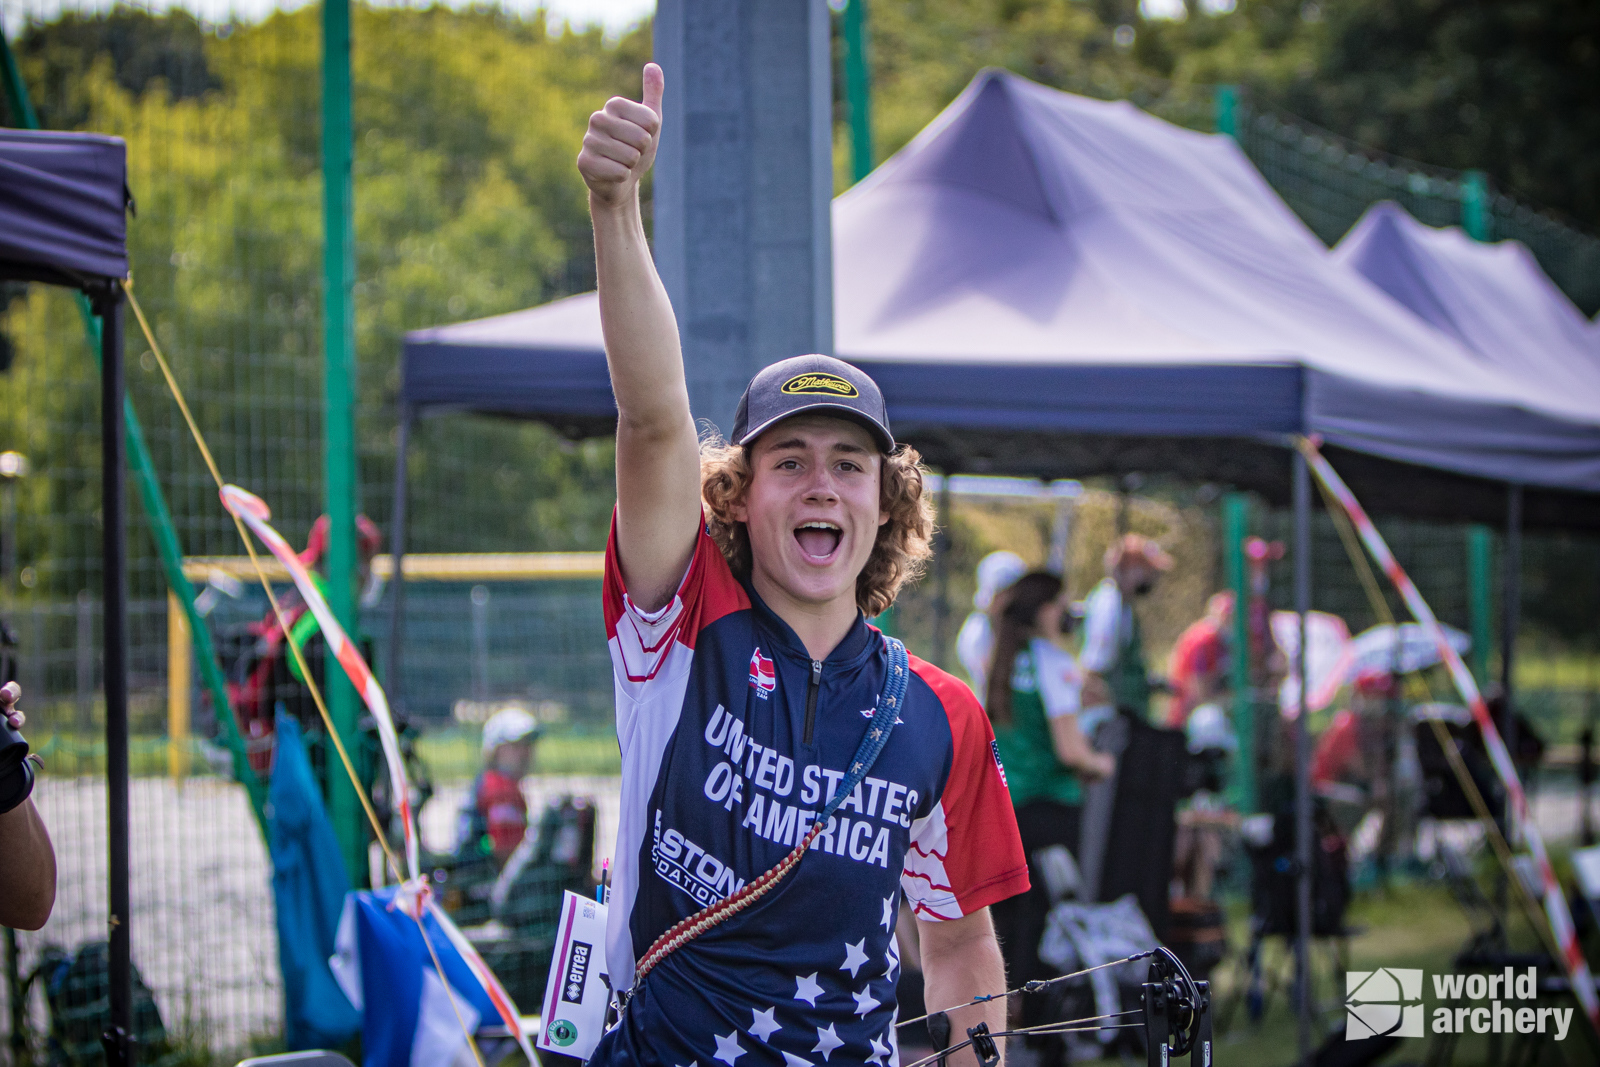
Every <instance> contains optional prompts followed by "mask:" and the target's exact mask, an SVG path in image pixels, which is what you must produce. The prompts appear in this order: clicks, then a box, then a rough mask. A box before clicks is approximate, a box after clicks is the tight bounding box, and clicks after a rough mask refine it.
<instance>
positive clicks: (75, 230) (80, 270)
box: [0, 130, 130, 285]
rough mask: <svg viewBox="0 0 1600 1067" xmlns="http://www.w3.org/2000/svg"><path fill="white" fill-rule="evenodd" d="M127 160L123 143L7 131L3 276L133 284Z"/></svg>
mask: <svg viewBox="0 0 1600 1067" xmlns="http://www.w3.org/2000/svg"><path fill="white" fill-rule="evenodd" d="M127 156H128V153H127V146H126V145H125V144H124V143H123V141H122V138H120V137H106V136H102V135H100V134H94V133H46V132H41V131H36V130H0V273H3V274H4V275H6V276H10V277H20V278H25V279H31V280H37V281H49V282H56V283H62V284H69V285H81V284H83V283H85V282H90V281H94V280H98V279H105V278H118V279H120V278H125V277H127V275H128V249H127V239H128V223H127V216H126V213H125V212H126V208H127V206H128V204H129V202H130V197H129V195H128V186H127V181H128V164H127Z"/></svg>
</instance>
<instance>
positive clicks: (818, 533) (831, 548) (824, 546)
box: [794, 522, 844, 563]
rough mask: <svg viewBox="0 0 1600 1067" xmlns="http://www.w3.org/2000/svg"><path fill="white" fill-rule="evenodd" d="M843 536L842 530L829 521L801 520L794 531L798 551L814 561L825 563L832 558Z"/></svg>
mask: <svg viewBox="0 0 1600 1067" xmlns="http://www.w3.org/2000/svg"><path fill="white" fill-rule="evenodd" d="M843 537H844V531H843V530H841V529H839V527H838V526H836V525H834V524H833V523H831V522H803V523H801V524H800V525H799V526H797V527H795V531H794V539H795V540H796V541H798V542H799V543H800V551H801V552H803V553H805V555H806V558H807V559H810V560H811V561H813V562H815V563H826V562H827V561H828V560H830V559H832V558H833V554H834V553H835V552H837V551H838V550H839V541H840V539H841V538H843Z"/></svg>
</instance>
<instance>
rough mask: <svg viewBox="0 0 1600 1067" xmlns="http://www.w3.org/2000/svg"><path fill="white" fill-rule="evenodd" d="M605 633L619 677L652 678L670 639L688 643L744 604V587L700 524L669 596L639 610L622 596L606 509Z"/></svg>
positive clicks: (614, 528)
mask: <svg viewBox="0 0 1600 1067" xmlns="http://www.w3.org/2000/svg"><path fill="white" fill-rule="evenodd" d="M603 595H604V600H605V613H606V637H607V638H608V639H609V641H610V644H611V655H612V661H613V663H614V665H615V667H616V670H617V674H618V676H619V677H621V678H623V679H625V680H626V681H629V682H645V681H649V680H650V679H651V678H654V677H655V675H656V672H657V671H659V670H660V669H661V665H662V664H663V663H664V662H665V661H666V653H667V652H668V650H670V649H671V647H672V646H673V644H675V643H676V644H681V645H684V646H686V647H688V648H691V649H692V648H694V643H695V637H696V636H697V635H698V634H699V633H700V631H701V630H703V629H704V628H705V627H707V626H709V625H711V624H712V623H713V622H715V621H717V620H718V619H720V618H722V617H723V616H724V615H727V614H729V613H731V612H734V611H740V610H743V609H745V608H748V607H749V606H750V599H749V597H748V596H746V595H745V591H744V587H743V586H741V585H740V584H739V582H738V581H737V579H735V578H734V576H733V572H732V571H731V570H729V569H728V561H727V560H726V559H725V558H724V557H723V555H722V550H721V549H719V548H718V547H717V543H716V542H715V541H713V540H712V539H711V535H710V534H708V533H707V532H706V529H705V526H704V525H702V526H701V527H700V532H699V535H698V537H697V539H696V541H695V546H694V555H693V556H692V557H691V558H690V560H689V569H688V571H687V572H685V574H684V576H683V581H682V582H680V583H679V585H678V592H677V595H675V596H674V597H673V598H672V602H671V603H670V604H667V605H666V606H665V607H663V608H661V609H660V610H659V611H653V612H649V613H646V612H643V611H640V610H639V608H638V607H636V606H635V605H634V603H633V601H632V600H630V599H629V598H628V591H627V589H626V587H625V586H624V585H623V581H622V565H621V563H620V561H619V560H618V558H617V515H616V512H615V511H614V510H613V511H612V513H611V535H610V537H608V538H607V540H606V569H605V591H604V594H603Z"/></svg>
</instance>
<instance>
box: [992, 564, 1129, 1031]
mask: <svg viewBox="0 0 1600 1067" xmlns="http://www.w3.org/2000/svg"><path fill="white" fill-rule="evenodd" d="M994 605H995V608H997V609H998V610H997V611H996V612H995V615H994V619H993V624H994V651H993V653H992V655H991V657H990V661H989V664H988V666H987V670H986V676H987V681H986V687H985V695H984V710H986V711H987V712H988V714H989V721H990V722H991V723H992V724H993V726H994V736H995V743H996V745H997V746H998V751H999V753H1000V762H1001V765H1002V766H1003V767H1004V768H1005V775H1006V783H1007V785H1008V786H1009V787H1010V790H1011V803H1012V806H1013V807H1014V808H1015V810H1016V814H1017V829H1018V830H1019V831H1021V834H1022V848H1023V852H1024V853H1025V854H1026V855H1027V858H1028V880H1029V882H1030V883H1031V888H1029V890H1028V891H1027V892H1026V893H1022V894H1020V895H1018V896H1014V897H1012V898H1011V899H1009V900H1004V901H1001V902H1000V903H999V904H996V905H995V906H994V921H995V930H996V933H997V934H998V935H999V937H1000V944H1001V951H1002V952H1003V953H1004V955H1005V960H1006V974H1007V979H1006V984H1007V985H1008V986H1010V987H1016V986H1018V985H1021V984H1022V983H1023V982H1028V981H1032V980H1034V979H1036V978H1049V977H1051V976H1052V974H1053V973H1054V972H1052V971H1051V970H1050V968H1049V966H1048V965H1046V964H1044V963H1042V962H1041V961H1040V960H1039V939H1040V938H1041V937H1043V936H1044V928H1045V918H1046V915H1047V914H1048V913H1049V910H1050V896H1049V891H1048V889H1047V888H1046V887H1047V884H1048V883H1047V880H1046V878H1045V877H1044V874H1043V872H1042V870H1041V860H1040V852H1041V851H1042V850H1044V849H1048V848H1050V847H1051V846H1057V845H1059V846H1064V847H1065V848H1066V849H1067V850H1068V851H1069V852H1076V850H1077V848H1078V827H1079V817H1080V814H1081V811H1082V804H1083V786H1082V783H1083V781H1085V780H1087V781H1095V780H1097V779H1100V778H1104V777H1106V776H1107V775H1109V774H1111V773H1112V772H1113V771H1114V770H1115V769H1116V760H1115V758H1114V757H1112V756H1111V755H1110V754H1109V753H1105V752H1096V751H1095V750H1094V749H1093V748H1092V747H1090V744H1089V740H1088V738H1086V737H1085V736H1084V734H1083V731H1082V730H1080V729H1079V728H1078V718H1077V716H1078V711H1079V708H1080V706H1081V689H1082V679H1081V676H1080V675H1079V672H1078V664H1077V662H1076V661H1075V660H1073V658H1072V655H1071V653H1069V652H1067V651H1066V650H1065V649H1064V648H1062V647H1061V645H1060V642H1061V640H1062V638H1063V632H1062V631H1063V629H1064V626H1065V624H1066V621H1067V619H1068V618H1069V615H1068V609H1069V602H1068V598H1067V594H1066V586H1065V584H1064V583H1063V582H1062V580H1061V579H1060V578H1059V577H1058V576H1056V575H1054V574H1049V573H1046V572H1043V571H1034V572H1032V573H1030V574H1025V575H1023V576H1022V577H1021V578H1019V579H1017V581H1016V584H1014V585H1012V586H1011V587H1010V588H1009V589H1006V590H1005V591H1003V592H1002V593H1000V594H999V595H998V596H997V597H996V598H995V600H994ZM1049 1007H1050V1005H1049V1004H1048V1003H1046V1002H1045V1000H1044V998H1040V997H1026V998H1023V1004H1022V1013H1023V1018H1022V1022H1023V1024H1024V1025H1032V1024H1035V1023H1042V1022H1046V1021H1048V1020H1047V1019H1046V1018H1042V1017H1041V1018H1037V1019H1036V1018H1034V1017H1033V1015H1034V1014H1037V1013H1039V1012H1041V1011H1044V1012H1047V1011H1048V1009H1049ZM1030 1040H1032V1039H1030ZM1033 1047H1038V1048H1040V1049H1041V1050H1043V1051H1045V1052H1047V1054H1048V1052H1049V1051H1050V1050H1051V1049H1052V1048H1059V1042H1045V1041H1034V1046H1033Z"/></svg>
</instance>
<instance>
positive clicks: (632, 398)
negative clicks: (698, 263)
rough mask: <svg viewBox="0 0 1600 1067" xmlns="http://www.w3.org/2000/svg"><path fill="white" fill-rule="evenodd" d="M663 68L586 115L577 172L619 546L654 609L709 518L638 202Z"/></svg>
mask: <svg viewBox="0 0 1600 1067" xmlns="http://www.w3.org/2000/svg"><path fill="white" fill-rule="evenodd" d="M664 84H665V81H664V78H663V76H662V73H661V68H660V67H658V66H656V65H655V64H654V63H650V64H647V65H646V66H645V68H644V101H643V103H636V102H634V101H632V100H626V99H624V98H622V97H620V96H614V97H612V98H611V99H610V100H608V101H606V106H605V107H604V108H602V109H601V110H599V111H596V112H595V113H594V114H593V115H590V116H589V131H588V133H587V134H585V136H584V138H583V151H581V152H580V153H578V171H579V173H581V174H582V175H583V180H584V183H585V184H586V185H588V187H589V214H590V216H591V217H592V218H593V220H594V253H595V266H596V272H597V275H598V278H599V290H600V325H601V328H602V330H603V331H604V334H605V343H606V362H607V364H608V365H609V366H610V369H611V388H612V391H613V392H614V393H615V394H616V398H617V413H618V417H617V554H618V558H619V560H620V561H621V564H622V576H623V581H624V582H625V583H626V585H627V587H628V595H629V596H630V597H631V598H632V599H633V602H634V603H635V604H637V605H638V606H639V607H640V608H642V609H643V610H645V611H653V610H655V609H656V608H659V607H662V606H663V605H665V604H667V603H668V602H669V601H671V599H672V596H673V594H674V593H675V592H676V591H677V586H678V581H679V580H680V579H681V578H682V577H683V574H684V571H685V570H686V569H687V568H688V566H689V558H690V556H691V554H692V553H693V552H694V544H695V537H696V536H697V532H698V530H699V524H700V521H701V519H700V450H699V445H698V441H697V439H696V436H695V431H694V419H693V418H692V417H691V416H690V414H689V387H688V384H687V383H686V382H685V380H684V373H683V352H682V350H681V349H680V347H679V345H678V325H677V321H676V320H675V319H674V318H673V317H672V304H671V303H670V302H669V301H668V300H667V291H666V289H665V288H664V287H663V286H662V284H661V278H660V276H659V275H657V274H656V267H655V262H654V261H653V260H652V259H651V258H650V246H649V244H648V243H647V242H646V241H645V236H644V220H643V218H642V216H641V215H640V212H639V181H640V179H642V178H643V177H644V173H645V171H647V170H649V169H650V165H651V163H653V162H654V161H655V158H656V145H657V143H658V142H659V140H660V138H661V93H662V89H663V86H664Z"/></svg>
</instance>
